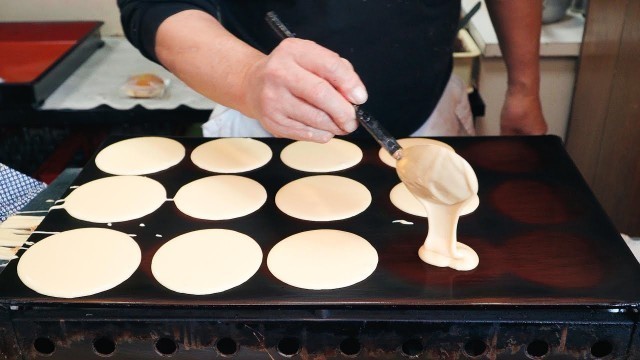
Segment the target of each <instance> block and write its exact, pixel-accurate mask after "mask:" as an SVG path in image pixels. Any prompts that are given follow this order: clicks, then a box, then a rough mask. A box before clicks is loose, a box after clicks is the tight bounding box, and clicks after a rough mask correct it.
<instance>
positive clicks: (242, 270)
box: [151, 229, 262, 295]
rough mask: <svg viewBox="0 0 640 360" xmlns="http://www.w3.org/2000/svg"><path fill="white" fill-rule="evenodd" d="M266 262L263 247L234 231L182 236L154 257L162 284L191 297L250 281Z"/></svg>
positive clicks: (209, 231) (218, 230) (152, 269)
mask: <svg viewBox="0 0 640 360" xmlns="http://www.w3.org/2000/svg"><path fill="white" fill-rule="evenodd" d="M261 263H262V250H261V249H260V245H258V243H256V242H255V240H253V239H252V238H251V237H249V236H247V235H245V234H242V233H239V232H237V231H233V230H226V229H206V230H198V231H193V232H190V233H186V234H184V235H180V236H178V237H176V238H174V239H172V240H170V241H169V242H167V243H166V244H164V245H162V247H160V249H158V251H157V252H156V254H155V255H154V256H153V260H152V261H151V271H152V273H153V276H154V277H155V278H156V280H158V282H159V283H160V284H162V285H163V286H165V287H166V288H168V289H170V290H173V291H175V292H179V293H183V294H191V295H206V294H213V293H219V292H222V291H225V290H229V289H231V288H233V287H236V286H238V285H241V284H243V283H244V282H245V281H247V280H249V278H251V277H252V276H253V275H254V274H255V273H256V271H258V268H260V264H261Z"/></svg>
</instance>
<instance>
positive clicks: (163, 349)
mask: <svg viewBox="0 0 640 360" xmlns="http://www.w3.org/2000/svg"><path fill="white" fill-rule="evenodd" d="M156 351H157V352H158V354H160V355H164V356H171V355H173V354H174V353H175V352H176V351H178V344H176V342H175V341H173V340H172V339H169V338H160V339H158V341H156Z"/></svg>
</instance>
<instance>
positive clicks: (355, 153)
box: [280, 138, 362, 172]
mask: <svg viewBox="0 0 640 360" xmlns="http://www.w3.org/2000/svg"><path fill="white" fill-rule="evenodd" d="M280 159H281V160H282V162H283V163H284V164H285V165H287V166H289V167H290V168H293V169H296V170H300V171H307V172H332V171H340V170H344V169H348V168H350V167H352V166H355V165H356V164H358V163H359V162H360V161H361V160H362V150H360V148H359V147H358V146H357V145H355V144H353V143H350V142H348V141H345V140H341V139H336V138H332V139H331V140H329V141H328V142H326V143H324V144H320V143H315V142H311V141H296V142H294V143H291V144H289V145H287V146H286V147H285V148H284V149H283V150H282V152H281V153H280Z"/></svg>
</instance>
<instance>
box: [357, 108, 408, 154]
mask: <svg viewBox="0 0 640 360" xmlns="http://www.w3.org/2000/svg"><path fill="white" fill-rule="evenodd" d="M353 107H354V108H355V109H356V118H357V119H358V122H360V124H361V125H362V126H364V128H365V129H366V130H367V132H369V134H371V136H373V138H374V139H375V140H376V141H377V142H378V144H380V146H382V147H383V148H384V149H385V150H387V152H388V153H389V154H390V155H391V156H393V157H394V158H395V159H397V160H399V159H400V158H401V157H402V153H401V151H400V150H402V146H400V144H399V143H398V140H396V138H394V137H393V136H392V135H391V134H389V132H388V131H387V129H385V128H384V127H383V126H382V125H381V124H380V122H379V121H378V120H376V118H374V117H373V116H371V115H370V114H368V113H367V112H365V111H364V110H362V109H361V108H360V107H359V106H358V105H354V106H353Z"/></svg>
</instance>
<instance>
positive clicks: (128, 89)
mask: <svg viewBox="0 0 640 360" xmlns="http://www.w3.org/2000/svg"><path fill="white" fill-rule="evenodd" d="M166 87H167V83H166V82H165V80H163V79H162V78H161V77H159V76H158V75H155V74H149V73H146V74H138V75H132V76H130V77H129V79H127V82H126V83H125V84H124V85H123V86H122V90H123V91H124V93H125V94H126V95H127V96H129V97H132V98H157V97H161V96H162V95H164V91H165V89H166Z"/></svg>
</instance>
